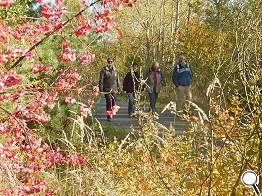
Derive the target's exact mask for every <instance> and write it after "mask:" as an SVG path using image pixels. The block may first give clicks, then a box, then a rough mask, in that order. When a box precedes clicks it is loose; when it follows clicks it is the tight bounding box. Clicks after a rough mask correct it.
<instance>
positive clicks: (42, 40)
mask: <svg viewBox="0 0 262 196" xmlns="http://www.w3.org/2000/svg"><path fill="white" fill-rule="evenodd" d="M99 1H101V0H97V1H95V2H93V3H91V4H90V5H89V6H87V7H85V8H84V9H83V10H81V11H79V12H78V13H77V14H75V15H74V16H73V17H72V18H70V19H68V20H67V21H66V22H64V23H63V25H61V26H59V27H58V28H56V29H55V30H53V31H52V32H50V33H49V34H47V35H46V36H45V37H44V38H42V39H41V40H40V41H39V42H37V43H36V44H35V45H33V46H32V47H31V48H30V49H29V50H28V51H27V53H28V52H31V51H32V50H34V49H35V48H36V47H37V46H39V45H40V44H41V43H42V42H44V41H45V40H46V39H47V38H49V37H50V36H51V35H53V34H54V33H55V32H57V31H58V30H60V29H61V28H63V27H65V26H66V25H67V24H68V23H70V22H71V21H72V20H73V19H74V18H76V17H78V16H80V15H81V14H82V13H83V12H84V11H86V10H87V9H88V8H89V7H91V6H93V5H95V4H96V3H98V2H99ZM24 58H25V55H23V56H21V57H20V58H19V59H18V60H17V61H16V62H15V63H14V64H13V65H12V66H11V67H10V68H9V70H11V69H13V68H15V67H16V66H17V65H18V64H19V63H20V62H21V61H22V60H23V59H24Z"/></svg>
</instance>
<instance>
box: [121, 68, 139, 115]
mask: <svg viewBox="0 0 262 196" xmlns="http://www.w3.org/2000/svg"><path fill="white" fill-rule="evenodd" d="M140 80H141V78H140V73H139V71H138V65H137V63H133V64H132V69H131V71H129V72H128V73H127V74H126V76H125V78H124V81H123V91H125V92H126V93H127V96H128V115H129V116H130V117H131V116H132V114H133V113H134V112H135V110H136V106H135V96H136V94H137V93H138V92H139V90H140V89H141V90H142V86H141V85H140Z"/></svg>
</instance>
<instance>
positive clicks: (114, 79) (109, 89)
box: [99, 58, 120, 121]
mask: <svg viewBox="0 0 262 196" xmlns="http://www.w3.org/2000/svg"><path fill="white" fill-rule="evenodd" d="M119 87H120V85H119V78H118V73H117V70H116V68H115V66H114V64H113V59H112V58H108V59H107V65H105V66H104V67H103V68H102V69H101V71H100V77H99V91H100V92H102V93H104V94H105V99H106V113H107V120H108V121H110V120H111V118H112V115H109V113H110V112H112V110H113V108H114V107H115V106H116V97H115V93H116V92H117V91H118V90H119V89H120V88H119Z"/></svg>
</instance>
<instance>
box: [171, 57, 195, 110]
mask: <svg viewBox="0 0 262 196" xmlns="http://www.w3.org/2000/svg"><path fill="white" fill-rule="evenodd" d="M192 78H193V73H192V70H191V67H190V65H189V64H188V63H187V61H186V58H185V57H184V56H181V57H180V58H179V62H178V64H177V65H176V66H175V68H174V70H173V76H172V80H173V83H174V85H175V87H176V90H177V101H176V105H177V110H180V109H181V108H182V107H183V105H184V103H185V100H191V99H192V93H191V85H192Z"/></svg>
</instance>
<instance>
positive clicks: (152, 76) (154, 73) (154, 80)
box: [145, 62, 166, 114]
mask: <svg viewBox="0 0 262 196" xmlns="http://www.w3.org/2000/svg"><path fill="white" fill-rule="evenodd" d="M145 79H146V88H147V91H148V94H149V101H150V108H151V111H152V112H153V113H154V114H156V102H157V98H158V94H159V93H160V90H161V88H162V87H163V86H166V78H165V75H164V72H163V71H162V70H161V69H160V67H159V63H158V62H154V63H153V64H152V66H151V67H150V69H149V70H148V71H147V72H146V74H145Z"/></svg>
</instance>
